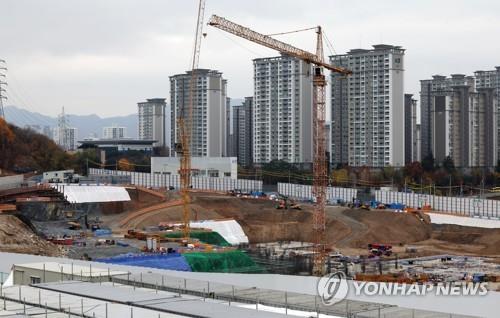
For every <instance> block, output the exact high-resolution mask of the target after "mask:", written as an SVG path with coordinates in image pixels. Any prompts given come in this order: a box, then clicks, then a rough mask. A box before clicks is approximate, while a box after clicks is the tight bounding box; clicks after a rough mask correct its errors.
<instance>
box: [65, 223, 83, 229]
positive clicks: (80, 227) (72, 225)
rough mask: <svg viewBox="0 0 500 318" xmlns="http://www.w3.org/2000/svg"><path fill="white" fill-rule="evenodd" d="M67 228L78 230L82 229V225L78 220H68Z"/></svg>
mask: <svg viewBox="0 0 500 318" xmlns="http://www.w3.org/2000/svg"><path fill="white" fill-rule="evenodd" d="M68 229H70V230H75V231H78V230H81V229H82V225H81V224H80V223H78V222H73V221H70V222H68Z"/></svg>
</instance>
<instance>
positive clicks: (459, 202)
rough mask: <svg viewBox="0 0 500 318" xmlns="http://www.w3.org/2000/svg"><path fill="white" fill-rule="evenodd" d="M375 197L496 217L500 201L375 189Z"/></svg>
mask: <svg viewBox="0 0 500 318" xmlns="http://www.w3.org/2000/svg"><path fill="white" fill-rule="evenodd" d="M374 194H375V199H376V200H377V201H380V202H383V203H396V202H397V203H403V204H404V205H406V206H409V207H412V208H422V207H423V206H424V205H429V206H430V207H431V209H432V210H434V211H439V212H445V213H450V214H455V215H462V216H470V217H482V218H498V217H499V214H500V201H496V200H487V199H481V198H461V197H443V196H437V195H431V194H419V193H406V192H396V191H381V190H375V191H374Z"/></svg>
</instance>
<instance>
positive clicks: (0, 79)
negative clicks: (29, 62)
mask: <svg viewBox="0 0 500 318" xmlns="http://www.w3.org/2000/svg"><path fill="white" fill-rule="evenodd" d="M5 71H7V67H5V60H2V59H0V117H1V118H2V119H3V120H5V111H4V109H3V100H4V99H7V96H4V94H3V93H4V92H5V89H4V88H3V87H2V86H3V85H7V82H6V81H5V77H6V76H5V73H4V72H5Z"/></svg>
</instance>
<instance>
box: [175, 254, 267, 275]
mask: <svg viewBox="0 0 500 318" xmlns="http://www.w3.org/2000/svg"><path fill="white" fill-rule="evenodd" d="M183 256H184V258H185V259H186V261H187V262H188V264H189V266H191V270H192V271H193V272H218V273H263V272H264V270H263V269H262V268H261V267H260V266H258V265H257V264H255V262H254V261H253V260H252V259H251V258H250V257H249V256H248V255H247V254H245V253H243V252H242V251H239V250H233V251H227V252H208V253H200V252H193V253H184V254H183Z"/></svg>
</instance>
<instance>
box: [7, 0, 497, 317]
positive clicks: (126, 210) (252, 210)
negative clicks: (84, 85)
mask: <svg viewBox="0 0 500 318" xmlns="http://www.w3.org/2000/svg"><path fill="white" fill-rule="evenodd" d="M204 13H205V1H203V0H200V1H199V5H198V14H197V23H196V31H195V41H194V49H193V52H192V58H191V69H190V73H188V75H189V76H190V81H191V83H194V82H195V81H197V72H198V70H199V65H198V64H199V59H200V51H201V41H202V39H203V38H204V36H205V35H206V34H205V33H204V28H205V25H206V21H205V20H204ZM208 26H209V27H211V28H216V29H218V30H220V31H222V32H225V33H229V34H230V35H231V36H236V37H238V38H241V39H245V40H248V41H250V42H252V43H256V44H258V45H261V46H264V47H266V48H268V49H272V50H275V51H276V52H278V53H280V54H283V55H287V56H291V57H294V58H296V59H299V60H300V61H303V62H305V63H307V64H308V65H309V66H310V67H311V71H312V88H313V93H312V97H311V98H312V109H311V113H312V116H311V122H312V136H311V140H312V145H311V150H312V158H311V161H312V162H311V180H310V182H309V183H308V184H293V183H292V182H290V181H289V182H288V183H280V182H278V183H277V184H272V185H264V182H263V181H261V180H257V178H255V179H252V180H249V179H248V180H247V179H242V178H240V179H238V178H236V177H235V178H232V177H231V176H230V175H231V173H230V172H228V174H229V175H226V177H227V178H224V177H222V176H220V177H219V176H217V177H215V176H210V173H209V169H208V168H207V169H206V171H205V175H206V176H200V175H199V172H200V170H202V169H199V167H196V166H194V163H193V162H194V161H193V157H194V156H193V155H192V152H193V149H192V147H191V146H192V142H193V136H192V134H193V131H194V130H195V128H196V127H193V109H194V108H195V107H197V106H196V102H197V100H196V99H197V97H196V94H195V93H193V91H194V90H189V91H190V93H188V94H187V96H186V98H187V100H186V101H185V104H183V105H182V107H181V110H179V112H180V114H179V115H178V117H177V118H176V119H175V121H176V125H177V127H178V129H177V131H176V133H177V134H178V135H177V136H176V139H175V140H176V141H177V142H176V143H175V144H173V145H171V146H172V151H173V153H174V154H175V157H176V158H178V163H179V167H178V169H177V168H175V169H173V171H174V172H177V174H174V175H171V174H170V173H168V174H164V173H155V172H154V171H153V169H151V171H150V172H136V171H130V170H126V169H125V170H120V169H119V165H118V163H116V164H115V169H114V170H108V169H105V168H106V165H105V163H104V161H105V160H103V163H102V165H101V166H100V167H99V168H89V162H88V159H87V162H86V165H87V167H86V175H84V176H80V175H77V174H74V172H73V171H71V170H60V171H41V173H42V176H43V177H40V176H39V175H35V174H34V173H33V174H31V173H30V174H26V175H23V174H17V175H14V174H13V175H10V176H5V177H0V254H1V255H3V257H0V275H1V279H0V280H1V283H2V285H0V299H1V300H2V301H3V304H2V303H0V307H1V309H0V316H3V313H4V312H5V313H6V317H18V316H19V317H26V316H39V315H45V317H48V316H49V315H50V316H51V317H71V316H79V317H106V318H107V317H108V316H109V317H113V316H116V317H128V316H130V317H131V318H132V317H134V315H135V316H138V317H162V316H163V317H182V316H186V317H225V316H227V317H234V316H240V317H276V318H277V317H285V316H288V315H292V316H303V317H314V316H315V317H333V318H335V317H347V318H354V317H357V318H372V317H377V318H381V317H387V318H389V317H394V318H406V317H412V318H440V317H443V318H444V317H451V318H453V317H455V318H468V317H480V316H481V317H483V316H484V317H493V316H494V315H495V314H496V313H495V314H491V312H489V313H488V312H487V310H488V309H491V308H493V306H492V304H498V300H499V299H500V296H499V295H500V294H499V293H498V292H500V218H499V215H498V214H499V211H500V201H498V200H495V198H492V199H484V198H475V197H472V196H471V197H453V196H451V185H450V195H449V196H447V197H444V196H440V195H437V194H436V192H434V193H433V194H431V193H430V192H429V194H424V193H423V192H422V191H421V192H420V193H414V192H411V191H408V190H407V189H406V187H405V189H404V191H403V190H401V189H398V188H397V187H392V188H391V189H384V188H383V187H375V186H364V187H362V188H357V187H356V185H354V186H353V187H348V186H346V187H334V186H332V185H331V182H330V179H329V172H328V167H327V166H328V161H327V158H326V153H327V151H326V147H327V141H326V139H327V132H326V131H325V123H326V111H325V104H326V86H327V79H326V77H325V72H326V71H329V72H332V73H335V74H338V75H339V76H345V77H347V76H350V75H351V74H352V71H351V70H349V69H347V68H343V67H339V66H335V65H331V64H330V63H328V62H326V61H325V57H324V53H323V40H324V34H323V31H322V28H321V27H320V26H318V27H314V28H309V29H307V30H314V32H315V40H316V41H315V43H316V48H315V50H314V53H311V52H308V51H305V50H302V49H300V48H297V47H294V46H292V45H290V44H288V43H285V42H283V41H280V40H277V39H275V38H273V37H272V36H271V35H265V34H261V33H258V32H256V31H254V30H252V29H250V28H248V27H245V26H242V25H240V24H238V23H235V22H232V21H230V20H228V19H226V18H223V17H221V16H218V15H212V16H211V17H210V19H209V21H208ZM301 31H304V30H295V31H290V32H284V33H279V35H282V34H289V33H296V32H301ZM173 140H174V139H173ZM101 155H102V153H101ZM103 157H105V155H103ZM152 160H153V159H152ZM200 160H201V161H202V159H200ZM174 161H175V160H172V161H169V164H170V165H173V163H172V162H174ZM129 165H131V164H129ZM165 165H168V164H165ZM235 165H236V164H235ZM151 166H152V164H151ZM127 168H128V166H127ZM235 169H236V170H237V168H235ZM211 171H212V172H213V169H212V170H211ZM38 173H40V171H39V172H38ZM46 175H48V176H51V177H46ZM56 176H59V177H56ZM61 176H63V177H61ZM450 178H451V177H450ZM102 180H107V181H110V182H109V183H108V182H102ZM117 180H118V181H117ZM289 180H290V176H289ZM450 180H451V179H450ZM450 183H451V181H450ZM269 189H270V190H269ZM332 275H341V276H338V277H341V278H342V279H344V278H345V279H346V280H347V281H348V282H349V283H346V284H351V285H352V284H354V283H359V282H364V283H376V284H384V283H391V284H405V285H404V286H405V288H406V286H433V287H434V286H452V287H461V286H468V284H472V285H476V286H479V285H480V284H481V285H480V286H487V291H488V292H489V294H488V297H484V298H480V299H479V300H478V299H477V298H476V299H472V298H471V299H467V300H461V299H459V298H456V299H452V300H449V301H443V303H442V304H441V303H440V301H441V300H440V301H434V302H433V301H432V299H431V300H429V298H427V299H423V298H416V299H415V298H407V299H402V298H390V297H387V298H384V297H378V298H377V295H376V297H374V298H370V297H363V296H359V295H354V296H353V294H352V293H351V294H346V295H343V296H342V298H341V299H339V300H338V302H335V303H334V304H329V303H326V302H325V299H324V298H321V297H323V295H320V294H319V293H320V291H319V289H318V288H319V287H320V279H321V278H325V277H327V278H328V279H331V278H332V277H337V276H332ZM342 279H341V280H342ZM329 283H330V284H331V281H329ZM482 284H486V285H482ZM348 286H349V285H348ZM391 286H393V285H391ZM351 290H352V287H351ZM333 296H336V295H333ZM333 296H332V297H333ZM378 296H382V295H380V294H379V295H378ZM333 298H335V297H333ZM462 301H463V302H462ZM441 305H442V306H443V307H440V306H441ZM465 306H467V308H465ZM476 307H477V308H476ZM478 308H479V309H478ZM478 312H480V313H479V314H478V315H477V316H476V314H477V313H478ZM490 314H491V315H490Z"/></svg>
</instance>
